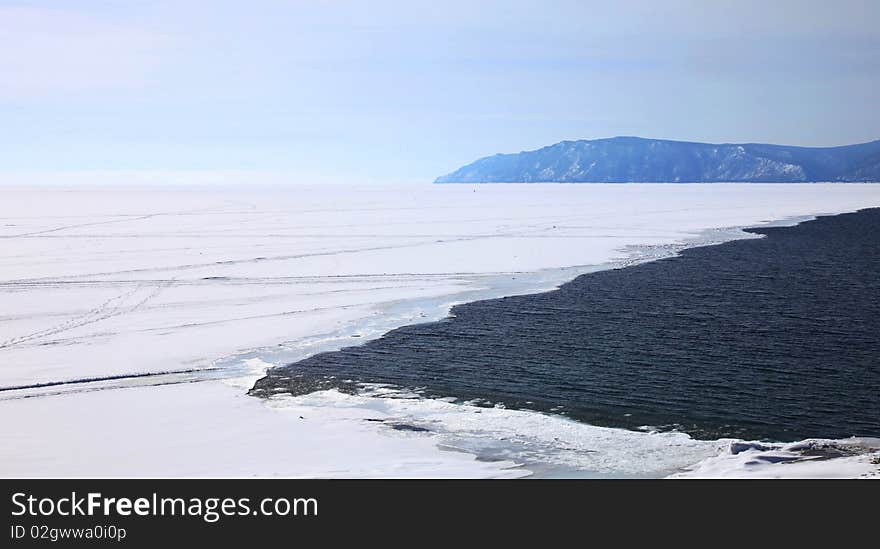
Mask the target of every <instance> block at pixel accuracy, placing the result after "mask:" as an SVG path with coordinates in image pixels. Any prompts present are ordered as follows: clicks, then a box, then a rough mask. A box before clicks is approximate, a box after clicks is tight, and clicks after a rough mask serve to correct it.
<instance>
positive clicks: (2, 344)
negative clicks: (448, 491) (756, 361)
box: [0, 184, 880, 476]
mask: <svg viewBox="0 0 880 549" xmlns="http://www.w3.org/2000/svg"><path fill="white" fill-rule="evenodd" d="M871 206H880V185H867V184H858V185H843V184H827V185H826V184H813V185H799V184H786V185H764V184H761V185H758V184H742V185H740V184H712V185H693V184H691V185H665V184H664V185H659V184H658V185H553V184H549V185H535V184H532V185H483V186H471V185H461V186H459V185H454V186H430V185H409V186H395V187H377V186H351V187H342V186H330V187H324V188H317V187H287V188H281V187H277V188H209V187H188V188H182V189H170V188H163V187H153V188H147V187H119V188H115V189H109V188H81V187H78V188H62V187H29V188H19V187H0V240H2V247H0V286H2V291H0V359H2V360H0V388H2V389H3V390H2V391H0V419H2V421H0V439H2V440H3V441H4V442H3V446H2V449H0V474H2V475H6V476H59V475H60V476H92V475H118V476H129V475H131V476H156V475H162V476H178V475H180V476H205V475H216V476H252V475H257V476H266V475H284V476H520V475H523V474H528V471H525V470H523V469H522V468H519V467H516V466H515V465H516V464H515V463H513V462H511V461H507V460H501V461H496V462H485V461H478V460H475V459H474V457H473V455H471V454H470V453H468V452H467V450H468V448H467V446H466V445H464V444H454V443H452V442H451V441H450V440H439V439H437V437H435V436H432V435H431V434H429V433H428V434H426V433H421V432H407V431H400V430H395V429H389V428H388V427H387V426H386V425H384V424H383V421H385V420H389V419H392V420H393V419H396V418H405V417H406V414H415V413H425V410H426V408H424V407H422V408H420V411H419V412H416V411H413V410H408V409H406V408H407V407H413V406H416V404H414V403H412V402H410V401H400V400H396V401H395V400H393V399H383V398H382V397H381V396H374V397H349V396H347V395H341V394H338V393H337V394H332V393H331V394H315V395H307V396H305V397H300V398H287V399H283V398H279V399H275V400H270V401H268V402H265V401H262V400H258V399H255V398H252V397H248V396H246V395H245V392H246V391H247V389H248V388H249V387H250V386H251V385H252V383H253V381H254V380H255V379H256V378H257V377H258V376H259V375H260V374H261V373H262V371H264V369H265V368H266V367H269V366H273V365H281V364H285V363H289V362H291V361H294V360H298V359H301V358H304V357H306V356H309V355H311V354H314V353H315V352H318V351H323V350H330V349H335V348H339V347H341V346H343V345H351V344H352V343H353V342H357V341H364V340H367V339H370V338H374V337H378V336H379V335H381V334H383V333H384V332H386V331H387V330H389V329H391V328H394V327H397V326H401V325H404V324H411V323H414V322H420V321H425V320H431V319H437V318H440V317H442V316H444V315H445V314H446V311H447V310H448V307H449V306H450V305H451V304H453V303H457V302H462V301H470V300H474V299H478V298H483V297H490V296H500V295H509V294H516V293H526V292H534V291H539V290H544V289H549V288H552V287H554V286H555V285H557V284H559V283H561V282H564V281H566V280H569V279H571V278H573V277H574V276H575V275H577V274H580V273H583V272H589V271H591V270H596V269H598V268H601V267H603V266H609V265H620V264H625V263H626V262H631V261H636V260H641V259H644V258H650V257H654V256H662V255H664V254H669V253H674V252H675V251H676V250H677V249H680V248H681V246H682V245H688V244H694V243H704V242H707V241H709V242H711V241H720V240H725V239H729V238H741V237H745V236H746V235H745V234H744V233H741V232H738V231H732V230H728V229H731V228H735V227H742V226H750V225H758V224H762V223H767V222H773V221H780V220H789V221H790V222H792V221H796V220H797V219H802V218H804V217H805V216H811V215H816V214H832V213H842V212H848V211H854V210H857V209H860V208H865V207H871ZM426 406H430V407H432V408H431V411H430V413H431V414H438V415H439V416H442V417H444V418H450V417H454V418H462V417H464V416H462V415H461V414H462V412H463V410H462V407H461V406H457V405H453V404H449V403H443V402H431V403H426ZM523 414H525V415H523ZM514 418H519V419H514ZM364 419H373V420H382V421H370V422H368V421H363V420H364ZM490 419H491V425H495V426H497V425H503V424H504V423H505V422H507V421H509V422H512V423H516V422H517V421H522V422H523V423H522V424H523V425H532V424H534V425H535V428H541V429H544V428H545V427H539V424H543V423H546V422H547V421H549V420H548V419H547V418H546V416H543V415H541V414H536V413H528V412H515V411H506V410H502V411H498V412H497V413H494V415H493V416H492V418H487V419H486V420H485V421H487V422H489V421H490ZM467 421H468V422H469V423H468V429H473V430H477V431H478V430H479V429H480V425H479V423H474V421H476V420H474V419H472V418H468V419H467ZM453 423H455V422H453ZM586 427H589V426H586ZM571 429H575V428H574V427H572V428H571ZM578 429H581V431H577V433H576V434H575V435H573V436H578V437H581V438H586V439H589V437H591V436H592V437H599V436H600V434H601V437H606V438H607V439H608V440H612V441H613V440H614V437H615V436H618V435H619V436H620V437H622V438H620V441H619V442H620V443H625V444H627V445H628V446H627V448H629V449H632V450H633V451H632V452H627V453H626V455H625V456H611V455H609V457H608V459H609V460H612V461H613V459H627V460H636V461H638V460H641V462H640V463H641V466H640V467H637V468H635V469H633V472H634V474H643V475H648V476H650V475H652V474H656V473H657V472H659V471H663V472H668V471H669V470H678V469H682V468H685V467H688V466H690V465H693V464H695V463H696V462H698V461H700V460H704V459H706V458H711V457H713V456H715V455H718V454H719V452H723V451H724V445H725V444H724V443H722V442H715V443H705V441H701V442H699V443H696V442H695V441H690V439H688V438H687V437H686V436H684V435H680V436H675V437H669V436H666V437H665V438H663V437H661V436H659V435H656V436H655V435H651V434H648V433H644V434H643V433H632V432H626V434H625V436H624V434H622V433H617V431H620V430H602V431H599V430H596V429H598V428H596V429H582V428H580V427H578ZM489 432H491V429H489V430H487V433H489ZM615 433H617V434H615ZM486 436H491V434H488V435H486ZM652 437H653V438H652ZM603 440H605V439H603ZM607 446H608V447H613V446H615V444H614V443H608V444H607ZM450 447H452V448H454V449H459V450H463V451H449V449H450ZM640 448H643V449H644V451H641V452H640V451H639V449H640ZM671 449H680V450H681V451H676V450H671ZM658 456H662V460H663V463H662V466H660V465H657V461H658V460H659V459H661V458H660V457H658ZM642 462H643V463H642ZM853 467H855V469H853V470H854V471H858V470H860V469H858V467H859V464H854V465H853ZM839 472H840V474H851V473H852V471H851V470H849V469H846V468H841V469H839ZM824 474H825V475H828V474H829V473H828V471H825V472H824Z"/></svg>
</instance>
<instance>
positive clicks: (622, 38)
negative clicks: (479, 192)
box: [0, 0, 880, 182]
mask: <svg viewBox="0 0 880 549" xmlns="http://www.w3.org/2000/svg"><path fill="white" fill-rule="evenodd" d="M765 4H769V5H765ZM878 21H880V2H876V1H874V0H863V1H835V2H817V1H773V2H762V1H751V0H737V1H711V2H709V1H705V0H700V1H670V2H653V1H642V2H635V1H630V2H627V1H623V2H607V1H606V2H589V1H549V0H545V1H543V2H539V1H534V2H522V1H509V2H475V1H443V2H417V1H412V2H383V1H379V0H374V1H372V2H345V1H333V2H329V1H328V2H294V1H287V2H281V1H278V2H269V1H259V0H252V1H250V2H241V1H200V2H199V1H186V0H173V1H172V0H167V1H150V0H141V1H137V0H83V1H76V0H66V1H61V0H59V1H54V2H49V1H4V0H0V120H2V126H0V128H2V134H0V181H4V180H5V181H16V180H27V178H28V177H31V178H32V177H33V176H34V174H46V173H49V172H52V173H56V172H67V173H70V172H81V173H83V174H86V177H88V176H89V174H96V173H101V174H104V176H106V174H107V173H111V174H112V173H115V174H117V175H115V176H114V177H116V178H117V179H120V178H125V177H127V176H128V175H130V174H133V173H137V172H143V173H149V174H159V175H157V176H156V177H162V175H161V174H172V173H173V174H177V176H176V177H178V178H179V177H181V176H180V173H182V172H183V173H184V176H185V175H186V174H194V178H195V175H199V174H200V175H199V177H201V178H202V179H205V178H207V180H211V178H212V177H215V176H216V177H217V178H219V179H223V178H224V177H225V178H228V179H229V180H247V181H250V180H258V179H259V178H261V177H262V178H266V177H272V178H275V179H280V180H284V179H287V178H289V179H292V180H294V179H295V180H313V181H316V182H322V181H341V180H345V181H348V180H352V181H383V180H389V181H401V180H413V181H427V180H430V179H433V178H434V177H435V176H437V175H441V174H443V173H446V172H449V171H452V170H453V169H455V168H457V167H459V166H460V165H462V164H464V163H467V162H470V161H471V160H474V159H476V158H477V157H481V156H485V155H488V154H493V153H495V152H515V151H519V150H524V149H532V148H537V147H540V146H543V145H548V144H552V143H555V142H557V141H560V140H563V139H579V138H598V137H610V136H614V135H640V136H644V137H659V138H670V139H684V140H696V141H716V142H724V141H727V142H738V141H760V142H777V143H784V144H792V145H838V144H847V143H855V142H862V141H869V140H872V139H877V138H880V108H878V105H880V31H878V30H877V29H878V28H880V27H878ZM206 174H207V175H206ZM251 174H252V175H253V177H251ZM41 177H44V176H43V175H41ZM45 177H48V176H45ZM178 180H179V179H178Z"/></svg>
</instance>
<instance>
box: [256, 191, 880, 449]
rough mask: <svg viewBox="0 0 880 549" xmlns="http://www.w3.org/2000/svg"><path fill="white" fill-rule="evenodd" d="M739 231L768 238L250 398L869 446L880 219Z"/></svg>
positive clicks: (418, 335)
mask: <svg viewBox="0 0 880 549" xmlns="http://www.w3.org/2000/svg"><path fill="white" fill-rule="evenodd" d="M749 231H750V232H754V233H759V234H763V235H766V238H762V239H753V240H739V241H733V242H728V243H725V244H721V245H717V246H707V247H702V248H692V249H688V250H685V251H684V252H683V253H682V254H681V256H680V257H674V258H670V259H664V260H660V261H655V262H651V263H644V264H641V265H637V266H632V267H626V268H622V269H615V270H608V271H601V272H597V273H592V274H587V275H583V276H580V277H578V278H577V279H575V280H573V281H572V282H570V283H568V284H565V285H564V286H562V287H561V288H559V289H558V290H555V291H551V292H547V293H542V294H535V295H528V296H520V297H507V298H502V299H492V300H487V301H479V302H475V303H469V304H465V305H460V306H457V307H455V308H454V309H453V314H454V317H452V318H449V319H446V320H443V321H440V322H434V323H428V324H420V325H413V326H407V327H403V328H400V329H397V330H394V331H392V332H390V333H388V334H387V335H385V336H384V337H382V338H381V339H378V340H375V341H371V342H368V343H366V344H363V345H360V346H357V347H349V348H346V349H342V350H340V351H337V352H330V353H323V354H319V355H316V356H313V357H311V358H309V359H306V360H304V361H301V362H299V363H296V364H292V365H290V366H286V367H283V368H276V369H274V370H271V371H270V372H269V374H268V375H267V377H265V378H263V379H261V380H260V381H258V382H257V384H256V385H255V387H254V389H253V390H252V393H253V394H257V395H266V394H271V391H272V390H273V389H275V388H280V387H283V388H286V389H288V390H290V391H291V392H293V393H294V394H301V393H306V392H310V391H313V390H316V389H320V388H327V387H331V386H333V387H339V388H341V389H343V390H352V389H353V387H354V385H353V384H352V383H348V382H341V381H339V380H354V381H357V382H379V383H389V384H394V385H397V386H400V387H403V388H422V389H423V391H424V394H425V396H454V397H458V398H459V399H461V400H471V399H484V402H485V404H486V405H492V404H495V403H502V404H504V405H505V406H507V407H509V408H527V409H533V410H541V411H548V412H554V413H563V414H565V415H567V416H569V417H571V418H574V419H577V420H581V421H585V422H588V423H592V424H597V425H606V426H613V427H624V428H637V427H639V426H642V425H651V426H656V427H660V428H667V429H673V428H675V429H679V430H682V431H685V432H687V433H690V434H691V435H692V436H695V437H698V438H719V437H726V436H730V437H739V438H750V439H751V438H758V439H774V440H781V441H788V440H798V439H803V438H808V437H828V438H842V437H847V436H851V435H865V436H880V209H870V210H863V211H861V212H858V213H854V214H844V215H839V216H833V217H822V218H819V219H817V220H815V221H809V222H806V223H802V224H800V225H798V226H795V227H775V228H761V229H749Z"/></svg>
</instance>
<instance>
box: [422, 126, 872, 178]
mask: <svg viewBox="0 0 880 549" xmlns="http://www.w3.org/2000/svg"><path fill="white" fill-rule="evenodd" d="M825 181H827V182H868V181H880V139H878V140H875V141H870V142H866V143H859V144H854V145H843V146H837V147H799V146H790V145H775V144H767V143H701V142H697V141H674V140H668V139H647V138H643V137H635V136H617V137H611V138H603V139H593V140H586V139H581V140H574V141H571V140H569V141H560V142H558V143H555V144H553V145H548V146H545V147H542V148H540V149H535V150H531V151H522V152H519V153H510V154H501V153H499V154H495V155H492V156H487V157H484V158H480V159H478V160H476V161H474V162H472V163H470V164H467V165H466V166H463V167H461V168H459V169H458V170H455V171H453V172H451V173H449V174H446V175H443V176H441V177H438V178H437V179H436V180H435V181H434V182H435V183H550V182H558V183H697V182H706V183H708V182H731V183H734V182H747V183H772V182H780V183H806V182H825Z"/></svg>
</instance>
